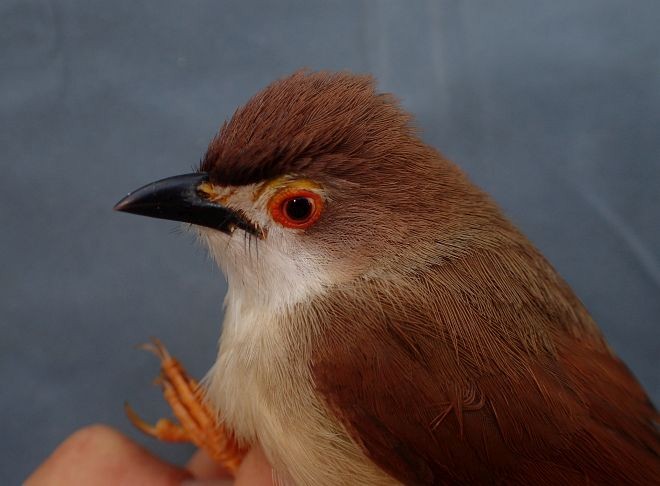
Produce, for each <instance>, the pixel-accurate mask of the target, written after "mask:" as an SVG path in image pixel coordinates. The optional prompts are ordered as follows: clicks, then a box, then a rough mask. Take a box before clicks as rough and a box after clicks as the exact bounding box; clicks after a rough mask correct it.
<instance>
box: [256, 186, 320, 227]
mask: <svg viewBox="0 0 660 486" xmlns="http://www.w3.org/2000/svg"><path fill="white" fill-rule="evenodd" d="M268 206H269V209H270V214H271V216H272V217H273V219H274V220H275V221H277V222H278V223H280V224H281V225H282V226H285V227H287V228H298V229H305V228H309V227H310V226H311V225H313V224H314V223H316V221H318V219H319V217H320V216H321V210H322V209H323V200H322V199H321V196H319V195H318V194H317V193H315V192H313V191H308V190H305V189H284V190H283V191H280V192H279V193H277V194H275V196H273V198H272V199H271V200H270V203H269V204H268Z"/></svg>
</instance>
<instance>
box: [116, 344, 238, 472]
mask: <svg viewBox="0 0 660 486" xmlns="http://www.w3.org/2000/svg"><path fill="white" fill-rule="evenodd" d="M139 348H140V349H143V350H145V351H149V352H151V353H153V354H155V355H156V357H158V359H159V360H160V375H159V376H158V377H157V378H156V380H155V383H156V384H158V385H160V386H161V387H162V389H163V396H164V397H165V400H166V401H167V403H168V404H169V405H170V407H171V408H172V412H173V413H174V416H175V417H176V418H177V420H178V421H179V424H177V423H175V422H173V421H171V420H168V419H160V420H158V421H157V422H156V424H155V425H150V424H149V423H147V422H145V421H144V420H143V419H142V418H140V416H138V414H137V413H135V411H134V410H133V409H132V408H131V407H130V406H129V405H128V404H125V405H124V410H125V412H126V415H127V417H128V419H129V420H130V422H131V423H132V424H133V425H134V426H135V427H136V428H137V429H138V430H140V431H142V432H143V433H145V434H147V435H149V436H151V437H154V438H156V439H159V440H163V441H167V442H192V443H193V444H195V445H196V446H197V447H199V448H200V449H203V450H204V451H206V453H207V454H208V455H209V456H210V457H211V458H212V459H214V460H215V461H216V462H218V463H219V464H220V465H222V466H223V467H224V468H226V469H227V470H228V471H229V472H231V473H234V472H235V471H236V470H237V469H238V466H240V464H241V461H242V460H243V457H244V455H245V452H246V451H245V450H244V449H243V448H241V447H239V446H238V444H237V443H236V441H235V439H234V437H233V435H232V434H231V433H230V432H229V431H228V430H227V429H226V428H225V427H224V426H223V424H222V423H219V422H218V420H217V416H216V414H215V413H214V412H213V411H212V410H211V409H210V408H209V406H208V405H207V404H206V402H205V400H204V395H203V391H202V389H201V388H200V386H199V384H198V383H197V382H196V381H195V380H194V379H193V378H191V377H190V376H188V373H186V371H185V369H184V368H183V367H182V366H181V364H180V363H179V362H178V361H177V360H176V359H174V358H173V357H172V356H171V355H170V354H169V352H168V351H167V349H166V348H165V346H163V344H162V343H161V342H160V341H159V340H158V339H155V338H153V339H152V340H151V342H150V343H146V344H143V345H141V346H139Z"/></svg>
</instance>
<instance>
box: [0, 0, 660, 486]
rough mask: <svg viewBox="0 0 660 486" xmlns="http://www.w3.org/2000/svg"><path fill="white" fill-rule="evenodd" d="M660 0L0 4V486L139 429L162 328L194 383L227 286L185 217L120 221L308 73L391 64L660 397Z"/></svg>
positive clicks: (72, 0)
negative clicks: (115, 430)
mask: <svg viewBox="0 0 660 486" xmlns="http://www.w3.org/2000/svg"><path fill="white" fill-rule="evenodd" d="M658 25H660V2H657V1H654V0H649V1H642V0H635V1H633V2H631V1H625V0H620V1H610V0H580V1H579V2H575V1H573V0H556V1H553V2H530V1H528V0H520V1H514V0H498V1H497V2H492V1H487V0H483V1H457V0H445V1H431V0H429V1H421V0H420V1H415V2H404V1H400V2H395V1H363V2H359V1H354V0H353V1H351V0H348V1H324V2H320V1H319V2H311V1H308V0H300V1H281V2H268V1H250V2H248V1H231V2H218V1H213V0H188V1H183V0H178V1H177V0H159V1H158V2H155V1H153V2H146V1H135V0H130V1H128V0H121V1H112V2H108V1H98V0H94V1H90V0H86V1H83V0H61V1H45V0H2V1H0V39H1V41H0V150H1V152H0V153H1V158H0V164H1V166H0V169H1V172H0V202H1V204H0V265H1V266H0V289H1V290H2V291H1V292H0V333H1V334H0V336H1V337H0V383H2V394H1V398H0V417H2V419H1V420H0V423H1V425H0V430H1V431H2V440H1V442H0V444H1V445H0V483H2V484H16V483H17V482H19V481H20V480H22V479H23V478H24V477H25V476H26V475H27V474H28V472H29V471H30V470H31V469H33V468H34V467H35V466H36V465H37V464H38V463H39V462H40V461H41V460H43V458H44V457H45V456H46V455H47V454H48V453H49V451H51V450H52V449H53V448H54V447H55V446H56V444H57V443H58V442H60V441H61V440H62V439H63V438H64V437H65V436H66V435H67V434H69V433H70V432H72V431H73V430H75V429H76V428H78V427H81V426H83V425H86V424H89V423H93V422H105V423H108V424H111V425H113V426H115V427H119V428H120V429H121V430H123V431H125V432H127V433H128V434H129V435H131V436H133V437H135V438H137V440H139V441H140V442H142V443H145V444H147V445H148V446H149V447H151V448H153V449H154V450H157V451H158V452H159V453H160V454H162V455H164V456H165V457H168V458H169V459H172V460H177V461H183V460H184V459H185V457H187V455H188V454H190V453H191V449H190V448H187V447H185V446H171V445H158V444H155V443H154V442H153V441H151V440H149V439H145V438H143V437H141V436H140V435H139V434H138V433H137V432H135V431H133V430H132V429H131V427H130V426H129V425H128V422H127V420H126V419H125V418H124V415H123V411H122V403H123V401H124V400H128V401H130V403H131V404H132V405H133V406H134V407H135V408H136V409H137V410H138V411H139V412H140V413H141V414H143V415H144V416H145V417H146V418H149V419H155V418H157V417H159V416H160V415H161V414H164V413H166V412H167V409H166V407H165V406H164V404H163V403H162V400H161V397H160V393H159V391H158V390H157V389H156V388H153V387H152V386H150V381H151V379H152V378H153V377H154V376H155V374H156V372H157V363H156V360H155V358H154V357H152V356H150V355H148V354H146V353H144V352H140V351H137V350H135V349H134V348H133V345H135V344H138V343H141V342H144V341H145V340H147V339H148V337H149V336H152V335H156V336H158V337H160V338H161V339H162V340H163V341H164V342H165V343H166V344H167V345H168V346H169V347H170V349H171V350H172V352H173V353H174V354H175V355H176V356H178V357H179V358H180V359H181V360H182V361H183V363H185V365H186V366H188V368H189V369H190V370H191V372H192V373H193V374H194V375H196V376H202V375H203V374H204V373H205V371H206V370H207V369H208V368H209V366H210V364H211V363H212V362H213V359H214V355H215V349H216V343H217V338H218V335H219V330H220V323H221V314H222V299H223V294H224V291H225V285H224V281H223V278H222V276H221V274H220V273H219V272H218V271H217V270H215V269H214V267H213V265H212V263H211V262H210V259H209V258H208V257H207V256H206V253H205V251H204V250H203V249H202V248H201V247H199V246H197V245H196V244H195V242H194V241H193V238H192V236H190V235H188V234H186V233H185V232H181V231H179V229H178V228H179V226H178V225H177V224H175V223H169V222H163V221H157V220H150V219H146V218H139V217H136V216H130V215H126V214H117V213H113V212H112V211H111V208H112V206H113V204H114V203H115V202H116V201H117V200H118V199H119V198H121V197H122V196H123V195H124V194H125V193H126V192H128V191H129V190H132V189H135V188H137V187H138V186H140V185H142V184H144V183H146V182H150V181H152V180H154V179H158V178H161V177H165V176H169V175H175V174H179V173H182V172H186V171H188V170H189V169H190V168H191V167H193V166H195V165H196V164H197V163H198V160H199V158H200V156H201V155H202V153H203V152H204V150H205V147H206V144H207V143H208V141H209V139H210V137H211V136H212V135H213V134H214V132H215V131H216V130H217V128H218V127H219V125H220V123H221V122H222V121H223V120H224V119H226V118H228V117H229V116H231V114H232V113H233V111H234V110H235V109H236V108H237V106H239V105H240V104H242V103H244V102H245V101H247V99H248V98H249V97H250V96H251V95H252V94H254V93H255V92H256V91H257V90H259V89H260V88H262V87H264V86H265V85H266V84H267V83H269V82H270V81H271V80H273V79H274V78H277V77H280V76H283V75H285V74H288V73H290V72H292V71H294V70H296V69H298V68H301V67H305V66H306V67H310V68H313V69H321V68H324V69H333V70H337V69H349V70H352V71H356V72H370V73H373V74H374V75H375V76H376V78H377V79H378V82H379V86H380V88H381V89H382V90H386V91H391V92H393V93H395V94H396V95H397V96H398V97H399V98H400V99H401V100H402V102H403V104H404V106H405V107H406V108H407V109H409V110H410V111H412V112H413V113H414V114H415V115H416V117H417V121H418V124H419V125H420V126H421V128H422V129H423V133H424V138H425V140H427V141H428V142H429V143H431V144H433V145H435V146H436V147H438V148H439V149H440V150H441V151H442V152H443V153H444V154H445V155H447V156H448V157H450V158H451V159H452V160H454V161H455V162H457V163H458V164H459V165H461V166H462V167H463V168H464V169H465V170H466V171H467V172H468V173H469V174H470V176H471V177H472V179H473V180H474V181H475V182H476V183H478V184H479V185H480V186H482V187H483V188H484V189H486V190H487V191H488V192H490V193H491V194H493V196H494V197H495V198H496V200H497V201H499V203H500V204H501V205H502V207H503V208H504V210H505V212H506V213H507V214H508V215H509V216H510V217H511V218H512V219H513V220H514V221H515V222H516V223H517V224H518V225H519V226H520V227H521V228H522V229H523V231H524V232H525V233H526V234H527V235H528V236H529V237H530V238H531V239H532V240H533V241H534V242H535V243H536V244H537V245H538V246H539V247H540V248H541V250H542V251H543V252H544V253H545V255H546V256H547V257H548V258H549V259H550V261H551V262H553V264H554V265H555V266H556V267H557V269H558V270H559V271H560V273H561V274H562V275H563V276H564V277H565V278H566V279H567V280H568V281H569V283H570V284H571V285H572V286H573V288H574V289H575V291H576V292H577V294H578V295H579V296H580V298H581V299H582V300H583V301H584V302H585V303H586V305H587V307H588V308H589V309H590V311H591V312H592V314H593V315H594V317H595V318H596V320H597V321H598V322H599V324H600V326H601V327H602V329H603V331H604V332H605V334H606V335H607V338H608V340H609V342H610V343H611V345H612V346H613V347H614V349H615V350H616V351H617V352H618V353H619V354H620V356H621V357H622V358H623V359H624V360H625V361H626V362H627V363H628V364H629V366H630V367H631V368H632V370H633V371H634V372H635V374H636V375H637V376H638V377H639V379H640V380H641V381H642V383H643V384H644V385H645V386H646V388H647V390H648V391H649V393H650V394H651V396H652V397H653V399H654V400H655V401H656V403H657V401H658V399H660V373H659V372H658V370H659V369H660V337H659V327H658V326H659V324H660V322H659V317H658V316H659V315H660V221H659V219H660V218H659V216H660V190H659V189H658V188H659V187H660V136H659V129H660V89H659V88H660V35H659V34H658Z"/></svg>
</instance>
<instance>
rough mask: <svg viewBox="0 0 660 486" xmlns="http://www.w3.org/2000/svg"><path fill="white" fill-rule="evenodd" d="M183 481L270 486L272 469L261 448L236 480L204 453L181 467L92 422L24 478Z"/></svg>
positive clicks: (37, 485) (30, 485)
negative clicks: (164, 460)
mask: <svg viewBox="0 0 660 486" xmlns="http://www.w3.org/2000/svg"><path fill="white" fill-rule="evenodd" d="M234 481H235V482H234ZM181 483H184V484H186V485H193V484H203V485H204V486H216V485H217V486H220V485H229V484H235V485H236V486H240V485H248V484H249V485H262V486H269V485H272V472H271V467H270V465H269V464H268V462H267V460H266V458H265V456H264V454H263V452H262V451H261V450H260V449H258V448H257V449H254V450H251V451H250V452H249V453H248V455H247V456H246V457H245V459H244V461H243V464H242V465H241V467H240V468H239V470H238V473H237V475H236V479H235V480H234V479H232V478H231V476H230V475H229V474H228V473H227V471H224V470H222V469H221V468H220V467H219V466H217V465H216V464H215V463H214V462H213V461H212V460H211V459H210V458H208V456H206V455H205V454H204V453H203V452H201V451H198V452H197V453H196V454H195V455H194V456H193V457H192V458H191V460H190V461H189V462H188V464H187V465H186V467H185V468H182V467H179V466H174V465H172V464H168V463H166V462H163V461H162V460H160V459H158V458H157V457H155V456H154V455H152V454H151V453H150V452H148V451H147V450H145V449H144V448H143V447H141V446H139V445H138V444H136V443H135V442H133V441H132V440H130V439H129V438H128V437H126V436H124V435H123V434H121V433H120V432H118V431H116V430H115V429H113V428H110V427H107V426H105V425H92V426H89V427H85V428H83V429H81V430H79V431H77V432H75V433H74V434H73V435H71V436H70V437H69V438H67V439H66V440H65V441H64V442H63V443H62V444H60V445H59V447H58V448H57V449H55V451H54V452H53V453H52V454H51V455H50V457H48V458H47V459H46V460H45V461H44V463H43V464H41V465H40V466H39V467H38V468H37V470H36V471H34V472H33V473H32V474H31V475H30V477H29V478H28V479H27V480H26V481H25V484H26V485H27V486H42V485H59V484H63V485H64V484H66V485H77V484H95V485H99V486H104V485H116V484H159V485H160V484H162V485H178V484H181Z"/></svg>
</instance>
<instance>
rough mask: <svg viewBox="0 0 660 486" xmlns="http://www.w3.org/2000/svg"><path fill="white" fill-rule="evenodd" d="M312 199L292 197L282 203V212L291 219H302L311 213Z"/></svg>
mask: <svg viewBox="0 0 660 486" xmlns="http://www.w3.org/2000/svg"><path fill="white" fill-rule="evenodd" d="M312 204H313V203H312V201H310V200H309V198H306V197H294V198H292V199H289V200H288V201H287V202H286V203H285V205H284V212H285V213H286V215H287V217H288V218H289V219H292V220H293V221H304V220H306V219H307V218H309V217H310V216H311V214H312V209H313V207H312Z"/></svg>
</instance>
